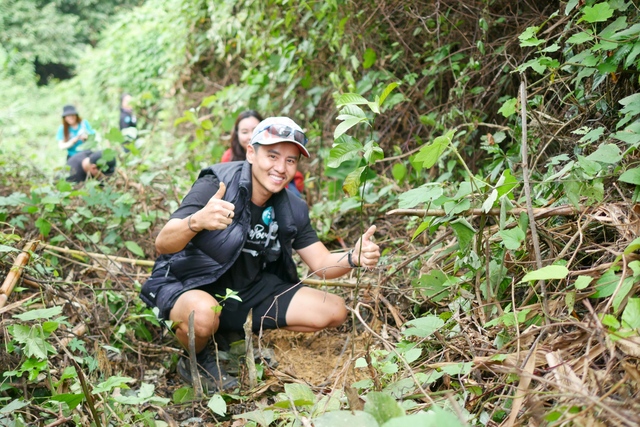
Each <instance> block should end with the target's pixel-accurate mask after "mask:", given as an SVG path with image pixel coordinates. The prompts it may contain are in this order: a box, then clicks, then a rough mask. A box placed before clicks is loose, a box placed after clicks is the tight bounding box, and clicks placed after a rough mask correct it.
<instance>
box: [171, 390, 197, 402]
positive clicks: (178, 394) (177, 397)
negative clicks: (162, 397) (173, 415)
mask: <svg viewBox="0 0 640 427" xmlns="http://www.w3.org/2000/svg"><path fill="white" fill-rule="evenodd" d="M194 396H195V394H194V393H193V388H192V387H180V388H179V389H177V390H176V391H174V392H173V397H172V400H173V403H176V404H180V403H185V402H191V401H192V400H193V399H194Z"/></svg>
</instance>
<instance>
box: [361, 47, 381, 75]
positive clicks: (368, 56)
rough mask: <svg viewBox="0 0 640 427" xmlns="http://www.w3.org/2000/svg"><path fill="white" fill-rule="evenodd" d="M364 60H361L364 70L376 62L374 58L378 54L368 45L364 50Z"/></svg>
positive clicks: (376, 57)
mask: <svg viewBox="0 0 640 427" xmlns="http://www.w3.org/2000/svg"><path fill="white" fill-rule="evenodd" d="M363 59H364V61H363V62H362V66H363V67H364V69H365V70H366V69H367V68H371V66H372V65H373V64H375V63H376V59H378V55H376V51H375V50H373V49H371V48H370V47H368V48H367V50H365V51H364V58H363Z"/></svg>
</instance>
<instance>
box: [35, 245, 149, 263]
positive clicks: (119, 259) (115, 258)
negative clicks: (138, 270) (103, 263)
mask: <svg viewBox="0 0 640 427" xmlns="http://www.w3.org/2000/svg"><path fill="white" fill-rule="evenodd" d="M43 246H44V248H45V249H49V250H50V251H54V252H59V253H63V254H69V255H76V256H82V257H89V258H96V259H106V260H108V261H113V262H124V263H127V264H131V265H140V266H142V267H153V264H154V263H155V261H148V260H145V259H133V258H125V257H121V256H109V255H104V254H97V253H95V252H84V251H77V250H74V249H67V248H61V247H58V246H53V245H43Z"/></svg>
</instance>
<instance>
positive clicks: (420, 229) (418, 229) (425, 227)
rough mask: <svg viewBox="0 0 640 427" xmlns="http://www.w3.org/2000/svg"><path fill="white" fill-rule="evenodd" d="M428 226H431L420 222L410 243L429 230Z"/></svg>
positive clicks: (427, 222)
mask: <svg viewBox="0 0 640 427" xmlns="http://www.w3.org/2000/svg"><path fill="white" fill-rule="evenodd" d="M429 225H431V223H430V222H429V221H422V222H421V223H420V225H419V226H418V228H416V231H414V232H413V236H411V241H412V242H413V241H414V240H415V239H416V237H418V236H419V235H420V234H422V232H423V231H424V230H426V229H427V228H429Z"/></svg>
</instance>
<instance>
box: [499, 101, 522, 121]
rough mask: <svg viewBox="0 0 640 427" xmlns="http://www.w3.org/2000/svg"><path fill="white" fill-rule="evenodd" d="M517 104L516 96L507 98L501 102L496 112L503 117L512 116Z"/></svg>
mask: <svg viewBox="0 0 640 427" xmlns="http://www.w3.org/2000/svg"><path fill="white" fill-rule="evenodd" d="M517 105H518V99H517V98H511V99H507V100H506V101H505V102H504V103H503V104H502V107H500V109H499V110H498V113H500V114H502V115H503V116H505V117H510V116H513V115H514V114H515V113H516V108H517Z"/></svg>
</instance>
